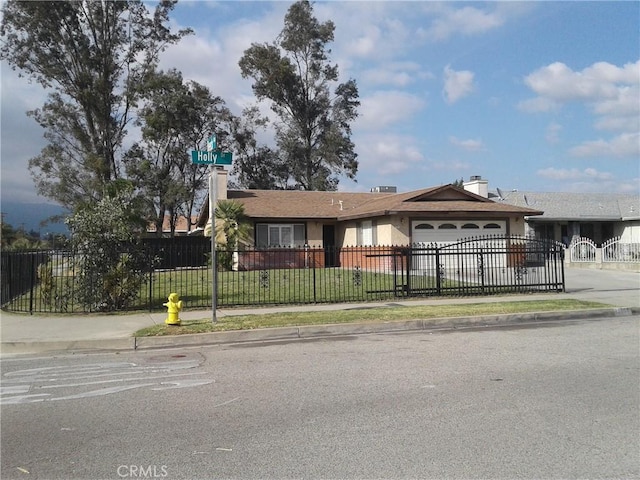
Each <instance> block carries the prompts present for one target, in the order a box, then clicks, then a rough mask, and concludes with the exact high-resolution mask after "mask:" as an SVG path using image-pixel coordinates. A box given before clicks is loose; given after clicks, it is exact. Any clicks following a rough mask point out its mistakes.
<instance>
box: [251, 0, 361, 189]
mask: <svg viewBox="0 0 640 480" xmlns="http://www.w3.org/2000/svg"><path fill="white" fill-rule="evenodd" d="M334 29H335V26H334V24H333V22H331V21H327V22H325V23H319V22H318V20H317V19H316V18H315V17H313V8H312V6H311V4H310V3H309V2H308V1H307V0H302V1H298V2H296V3H294V4H293V5H291V7H290V8H289V10H288V11H287V14H286V16H285V19H284V28H283V30H282V32H281V33H280V35H279V36H278V38H277V39H276V41H275V42H274V43H272V44H256V43H254V44H252V45H251V47H250V48H248V49H247V50H245V52H244V55H243V56H242V58H241V59H240V62H239V65H240V69H241V72H242V76H243V77H244V78H247V77H251V78H253V79H254V84H253V86H252V88H253V92H254V94H255V95H256V97H257V98H258V99H259V100H264V99H268V100H270V101H271V109H272V110H273V111H274V112H275V113H276V115H277V116H278V118H279V120H280V122H279V123H278V124H277V126H276V140H277V145H278V148H279V149H280V152H281V156H282V159H283V160H284V162H285V163H286V164H287V165H288V167H289V169H290V175H291V178H292V179H293V181H294V182H295V185H294V187H299V188H303V189H305V190H335V189H336V188H337V184H338V178H337V176H336V175H339V174H344V175H346V176H347V177H349V178H352V179H355V175H356V173H357V170H358V161H357V154H356V153H355V151H354V145H353V143H352V142H351V138H350V137H351V127H350V123H351V122H352V121H353V120H354V119H355V118H356V117H357V107H358V106H359V105H360V102H359V100H358V88H357V86H356V82H355V80H353V79H350V80H348V81H347V82H345V83H341V84H339V85H337V86H336V88H335V89H334V91H333V96H332V93H331V90H330V86H331V85H334V84H335V83H336V82H337V80H338V67H337V65H330V64H329V60H328V54H329V53H330V50H327V48H326V45H327V44H328V43H329V42H331V41H333V32H334Z"/></svg>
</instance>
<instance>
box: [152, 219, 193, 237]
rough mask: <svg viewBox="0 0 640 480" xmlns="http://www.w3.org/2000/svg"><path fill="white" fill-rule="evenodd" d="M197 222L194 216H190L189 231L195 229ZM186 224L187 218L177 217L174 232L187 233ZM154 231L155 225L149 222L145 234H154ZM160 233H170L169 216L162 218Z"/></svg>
mask: <svg viewBox="0 0 640 480" xmlns="http://www.w3.org/2000/svg"><path fill="white" fill-rule="evenodd" d="M197 222H198V217H197V216H195V215H192V216H191V230H192V231H193V230H194V229H195V228H196V223H197ZM188 227H189V226H188V224H187V217H185V216H183V215H179V216H178V218H176V232H179V233H185V232H188V231H189V230H188ZM155 231H156V224H155V223H153V222H149V225H148V227H147V232H153V233H155ZM162 231H163V232H170V231H171V216H170V215H166V214H165V216H164V218H163V220H162Z"/></svg>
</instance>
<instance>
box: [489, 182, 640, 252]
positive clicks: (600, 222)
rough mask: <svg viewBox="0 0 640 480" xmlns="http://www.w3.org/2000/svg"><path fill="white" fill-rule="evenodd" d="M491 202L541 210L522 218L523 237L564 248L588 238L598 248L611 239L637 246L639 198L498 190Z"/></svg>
mask: <svg viewBox="0 0 640 480" xmlns="http://www.w3.org/2000/svg"><path fill="white" fill-rule="evenodd" d="M490 197H491V194H490ZM494 200H496V201H497V202H499V203H507V204H510V205H514V206H520V207H526V208H534V209H536V210H542V211H543V212H544V213H543V214H542V215H536V216H527V217H526V218H525V220H526V225H527V227H526V229H525V233H526V234H534V235H535V236H536V237H538V238H549V239H553V240H557V241H561V242H563V243H564V244H565V245H569V243H570V242H571V240H572V239H573V238H576V237H586V238H589V239H591V240H593V241H594V242H595V243H596V244H598V245H601V244H602V243H604V242H605V241H607V240H609V239H611V238H614V237H620V241H621V242H623V243H640V195H631V194H616V193H583V192H576V193H568V192H563V193H548V192H519V191H516V190H514V191H511V192H502V191H500V190H499V191H498V193H497V194H496V195H495V198H494Z"/></svg>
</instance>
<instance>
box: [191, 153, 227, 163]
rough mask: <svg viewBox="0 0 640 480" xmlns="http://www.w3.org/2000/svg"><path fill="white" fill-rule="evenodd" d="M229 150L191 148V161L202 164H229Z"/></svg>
mask: <svg viewBox="0 0 640 480" xmlns="http://www.w3.org/2000/svg"><path fill="white" fill-rule="evenodd" d="M231 160H232V154H231V152H207V151H204V150H191V163H198V164H204V165H231Z"/></svg>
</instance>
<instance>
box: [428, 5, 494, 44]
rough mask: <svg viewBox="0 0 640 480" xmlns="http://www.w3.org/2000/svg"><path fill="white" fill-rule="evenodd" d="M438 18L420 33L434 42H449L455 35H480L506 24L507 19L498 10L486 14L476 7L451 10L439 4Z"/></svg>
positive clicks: (437, 7) (437, 8)
mask: <svg viewBox="0 0 640 480" xmlns="http://www.w3.org/2000/svg"><path fill="white" fill-rule="evenodd" d="M435 11H436V13H437V14H438V16H437V17H436V18H435V19H434V20H433V22H432V23H431V25H430V26H429V27H428V28H426V29H423V30H422V31H421V32H420V33H421V35H423V36H424V37H425V38H427V39H429V40H433V41H442V40H447V39H449V38H450V37H452V36H453V35H454V34H462V35H467V36H470V35H478V34H482V33H485V32H487V31H489V30H493V29H495V28H497V27H500V26H502V25H503V24H504V22H505V18H504V16H503V15H502V13H501V12H500V11H498V10H496V11H493V12H486V11H483V10H480V9H478V8H475V7H463V8H458V9H455V8H451V7H449V6H448V5H447V6H444V5H443V4H437V6H436V8H435Z"/></svg>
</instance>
